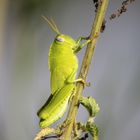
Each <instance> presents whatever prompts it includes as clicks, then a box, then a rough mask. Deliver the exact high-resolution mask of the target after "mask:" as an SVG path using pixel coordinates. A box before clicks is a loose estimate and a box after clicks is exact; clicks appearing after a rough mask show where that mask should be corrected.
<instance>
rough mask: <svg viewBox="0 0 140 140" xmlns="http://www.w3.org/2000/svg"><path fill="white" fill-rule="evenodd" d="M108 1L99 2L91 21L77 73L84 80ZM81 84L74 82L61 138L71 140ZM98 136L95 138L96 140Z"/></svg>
mask: <svg viewBox="0 0 140 140" xmlns="http://www.w3.org/2000/svg"><path fill="white" fill-rule="evenodd" d="M108 2H109V0H102V1H101V2H100V3H99V6H98V10H97V13H96V16H95V19H94V21H93V26H92V30H91V34H90V40H91V42H90V43H89V44H88V45H87V49H86V52H85V56H84V58H83V62H82V66H81V70H80V73H79V78H82V79H84V80H85V81H86V77H87V74H88V71H89V66H90V63H91V60H92V56H93V53H94V50H95V45H96V42H97V39H98V37H99V34H100V30H101V26H102V23H103V19H104V16H105V12H106V9H107V6H108ZM83 89H84V87H83V84H82V83H80V82H78V83H77V84H76V91H77V92H76V94H75V96H74V98H73V100H72V103H71V106H70V109H69V113H68V116H67V120H70V124H69V125H68V126H67V127H66V128H65V129H64V132H63V135H62V139H66V140H71V133H72V130H73V126H74V122H75V118H76V115H77V111H78V106H77V104H78V100H79V98H80V96H81V95H82V92H83ZM97 139H98V138H96V140H97Z"/></svg>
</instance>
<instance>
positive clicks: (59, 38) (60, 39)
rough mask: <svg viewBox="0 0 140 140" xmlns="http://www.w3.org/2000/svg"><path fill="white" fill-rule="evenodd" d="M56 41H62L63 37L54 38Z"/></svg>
mask: <svg viewBox="0 0 140 140" xmlns="http://www.w3.org/2000/svg"><path fill="white" fill-rule="evenodd" d="M56 41H58V42H64V38H62V37H59V36H58V37H57V38H56Z"/></svg>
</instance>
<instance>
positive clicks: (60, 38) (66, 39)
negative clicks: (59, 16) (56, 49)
mask: <svg viewBox="0 0 140 140" xmlns="http://www.w3.org/2000/svg"><path fill="white" fill-rule="evenodd" d="M42 18H43V19H44V20H45V21H47V23H48V24H49V25H50V27H51V29H52V30H53V31H54V32H56V33H57V36H56V37H55V40H54V43H56V44H57V45H64V46H67V47H70V48H71V49H73V50H74V49H75V47H76V42H75V40H74V39H73V38H72V37H70V36H68V35H64V34H62V33H61V32H60V31H59V30H58V27H57V26H56V24H55V22H54V21H53V19H50V20H49V19H48V18H46V17H45V16H42Z"/></svg>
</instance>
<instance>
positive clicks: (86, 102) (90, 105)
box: [79, 96, 100, 117]
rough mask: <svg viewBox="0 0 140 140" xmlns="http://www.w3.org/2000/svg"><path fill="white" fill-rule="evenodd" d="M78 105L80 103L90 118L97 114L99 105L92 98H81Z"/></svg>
mask: <svg viewBox="0 0 140 140" xmlns="http://www.w3.org/2000/svg"><path fill="white" fill-rule="evenodd" d="M79 103H81V104H82V105H83V106H84V107H85V108H86V109H87V111H88V113H89V116H90V117H95V115H96V113H98V112H99V110H100V108H99V105H98V104H97V103H96V100H95V99H94V98H93V97H91V96H90V97H83V96H81V98H80V100H79Z"/></svg>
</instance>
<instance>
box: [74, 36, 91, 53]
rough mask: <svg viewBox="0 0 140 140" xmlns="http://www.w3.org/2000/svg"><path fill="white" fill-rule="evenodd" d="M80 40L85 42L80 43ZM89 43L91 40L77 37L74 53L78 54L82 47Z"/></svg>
mask: <svg viewBox="0 0 140 140" xmlns="http://www.w3.org/2000/svg"><path fill="white" fill-rule="evenodd" d="M82 40H86V41H85V42H83V43H82V44H81V42H82ZM89 42H91V40H90V39H89V37H79V38H78V39H77V41H76V44H77V47H76V49H75V51H74V52H75V53H77V52H79V51H80V50H81V49H82V48H83V47H84V46H86V45H87V44H88V43H89Z"/></svg>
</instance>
